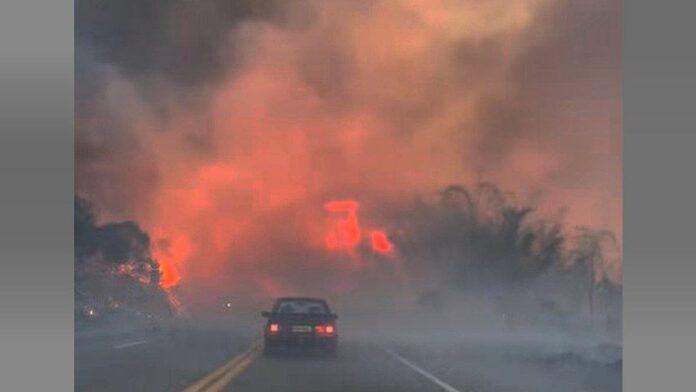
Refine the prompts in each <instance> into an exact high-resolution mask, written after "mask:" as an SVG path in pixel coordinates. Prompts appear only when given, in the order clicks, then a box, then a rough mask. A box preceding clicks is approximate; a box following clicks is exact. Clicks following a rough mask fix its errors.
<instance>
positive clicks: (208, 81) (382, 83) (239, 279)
mask: <svg viewBox="0 0 696 392" xmlns="http://www.w3.org/2000/svg"><path fill="white" fill-rule="evenodd" d="M76 17H77V18H78V19H79V20H80V23H79V24H78V28H77V32H76V39H77V43H76V48H77V50H76V63H77V72H78V75H77V76H78V77H77V86H76V100H77V101H76V108H77V110H76V178H77V185H76V191H77V193H78V194H80V195H82V196H84V197H86V198H88V199H89V200H92V201H94V202H95V203H97V205H99V206H100V210H101V215H100V219H103V220H104V221H112V220H119V221H121V220H133V221H135V222H137V224H138V225H139V226H140V227H142V228H143V229H144V230H145V231H146V232H147V233H148V235H149V238H150V244H149V247H150V251H151V256H152V258H153V259H154V260H156V263H157V265H158V267H159V269H160V271H161V286H162V287H164V288H166V289H168V290H170V291H172V292H174V291H176V292H177V295H179V296H180V297H181V298H182V299H183V300H184V302H186V301H187V300H192V298H194V297H197V296H199V295H202V293H206V294H207V295H213V294H212V293H215V294H222V293H253V292H256V293H264V294H267V295H275V294H281V293H288V292H296V291H303V290H304V291H315V292H337V293H338V292H345V291H349V290H352V289H353V288H354V287H356V286H357V285H359V284H361V283H360V282H365V281H366V280H368V279H370V277H372V276H375V275H379V273H380V272H379V271H381V269H384V270H385V271H391V272H389V273H393V275H395V276H401V278H399V279H402V278H403V279H406V280H408V278H405V277H404V276H406V277H408V276H419V275H417V274H415V273H414V272H413V270H412V269H416V270H418V269H423V268H425V267H423V266H421V265H420V264H422V263H430V262H432V263H439V264H447V265H446V266H445V265H443V266H442V267H440V266H436V267H432V268H425V269H427V271H429V272H428V274H440V275H443V276H449V279H453V280H456V282H453V283H452V284H455V285H464V286H467V287H470V286H471V285H474V284H484V283H483V282H488V281H490V282H495V284H496V285H498V284H500V286H504V285H506V284H512V283H511V282H528V281H531V280H534V279H533V278H536V277H538V276H539V275H543V272H545V271H549V269H550V268H551V266H553V265H556V264H558V262H559V260H561V261H563V262H568V263H571V264H572V261H573V260H576V261H577V260H589V259H592V257H594V256H591V255H590V254H591V252H590V253H587V252H584V253H583V252H582V251H580V249H584V248H583V247H582V246H581V245H577V246H579V248H578V247H577V246H576V242H577V244H580V243H582V241H581V236H579V235H577V233H576V230H575V227H594V228H596V230H598V231H606V232H609V233H612V234H611V235H612V236H613V238H616V239H619V240H617V249H620V238H621V30H622V26H621V2H620V1H619V0H611V1H603V0H591V1H582V2H577V1H572V0H522V1H516V2H509V1H504V0H496V1H487V2H478V1H467V0H461V1H452V0H443V1H423V0H404V1H362V0H358V1H330V2H326V1H312V0H302V1H235V2H228V1H217V0H209V1H195V2H192V1H183V0H182V1H167V2H164V1H144V2H143V1H120V2H101V1H99V2H95V1H86V0H85V1H78V2H77V3H76ZM482 181H483V182H490V183H494V184H498V185H499V186H500V187H501V188H502V189H506V190H508V191H509V192H510V193H512V194H514V195H515V198H516V200H515V201H514V202H513V203H512V204H510V201H509V200H507V199H506V200H505V201H504V202H501V203H502V204H501V205H499V206H497V207H491V208H490V209H489V208H487V207H486V208H478V207H477V209H476V210H467V208H470V207H467V203H468V201H467V197H473V196H471V192H474V193H476V192H483V193H486V192H490V193H491V196H486V197H485V198H484V199H486V200H487V202H488V203H496V202H497V201H496V200H498V196H495V195H497V194H499V193H501V192H500V191H498V190H497V188H495V187H492V186H490V187H484V188H480V189H478V188H477V189H478V190H476V191H469V190H467V189H465V188H464V187H460V188H447V187H449V186H451V185H452V184H465V185H466V184H469V185H470V184H477V183H479V182H482ZM442 189H448V190H446V191H444V193H443V199H442V201H441V202H438V203H440V204H438V205H437V206H434V204H432V203H433V202H431V201H425V202H424V203H425V204H423V205H422V206H421V207H422V209H416V210H413V208H412V207H413V200H414V198H416V197H418V196H419V195H420V196H421V197H423V198H425V199H427V198H429V197H432V195H433V194H436V193H437V192H438V191H440V190H442ZM467 195H468V196H467ZM501 197H502V196H501ZM346 200H352V201H355V202H357V203H358V204H359V208H358V209H357V210H355V211H354V213H355V214H356V215H355V217H356V220H357V222H358V224H359V226H358V227H359V228H360V233H361V234H360V236H359V238H357V239H358V240H357V241H356V242H355V244H354V245H351V246H348V247H340V246H339V247H331V246H327V245H330V244H327V240H328V239H330V238H331V237H330V235H331V233H336V230H337V227H338V226H337V224H340V223H341V222H344V223H345V219H348V217H347V216H345V215H341V214H345V213H346V212H339V213H336V212H332V211H328V210H327V209H326V207H325V206H326V205H327V203H330V202H332V201H346ZM448 203H450V204H451V203H454V204H452V205H450V204H448ZM462 203H463V204H462ZM455 206H456V207H455ZM513 206H514V207H513ZM482 212H486V213H491V214H493V216H488V217H486V216H478V214H479V213H482ZM350 213H351V214H352V212H350ZM350 219H352V218H350ZM344 227H345V225H344ZM586 234H587V233H586ZM589 237H592V236H585V237H584V238H585V239H587V238H589ZM600 237H602V238H606V236H600ZM571 239H572V240H571ZM576 240H577V241H576ZM336 241H337V242H336V244H338V243H339V242H338V238H336ZM601 242H602V243H603V244H605V245H602V246H603V247H604V248H606V247H607V246H608V245H606V244H608V242H607V240H606V239H603V240H602V241H601ZM609 242H611V241H609ZM351 244H352V242H351ZM375 244H377V245H375ZM389 245H392V246H393V248H390V247H389ZM440 245H442V246H440ZM375 246H376V247H377V248H381V249H383V250H384V252H383V253H380V252H378V251H375V249H377V248H375ZM600 248H601V246H600ZM570 249H576V250H577V252H575V254H576V257H575V258H572V257H570V256H568V254H569V253H568V252H571V251H570ZM612 249H613V248H612ZM603 251H604V252H606V250H603ZM431 252H435V254H437V255H436V256H435V257H434V258H433V257H431V256H433V254H432V253H431ZM571 253H572V252H571ZM425 255H428V258H427V260H426V257H425ZM419 258H420V259H419ZM417 259H419V260H420V261H416V260H417ZM597 259H599V256H597ZM602 260H603V261H602V262H597V263H596V269H595V270H593V271H594V272H593V274H594V275H596V279H597V281H598V282H599V281H605V280H606V278H608V279H609V280H611V281H613V282H618V281H620V270H621V257H620V252H619V254H618V255H616V256H615V257H607V258H603V259H602ZM419 263H420V264H419ZM450 264H451V265H450ZM451 271H455V272H456V274H450V272H451ZM385 273H386V272H385ZM426 275H427V274H426ZM593 279H594V278H593ZM472 280H476V282H473V281H472ZM491 284H493V283H491ZM515 284H517V283H515ZM520 284H521V283H520ZM525 284H526V283H525Z"/></svg>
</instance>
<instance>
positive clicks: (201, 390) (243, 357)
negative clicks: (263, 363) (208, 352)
mask: <svg viewBox="0 0 696 392" xmlns="http://www.w3.org/2000/svg"><path fill="white" fill-rule="evenodd" d="M260 347H261V346H260V344H259V342H258V341H255V342H254V343H253V344H252V346H251V347H250V348H249V349H248V350H246V351H244V352H243V353H241V354H239V355H237V356H236V357H234V358H232V359H231V360H230V361H229V362H227V363H226V364H224V365H222V366H220V367H219V368H217V369H216V370H214V371H212V372H211V373H209V374H208V375H206V376H205V377H203V378H201V379H200V380H198V381H196V382H194V383H193V384H191V385H190V386H189V387H188V388H186V389H184V391H183V392H219V391H221V390H222V389H223V388H224V387H226V386H227V385H229V384H230V383H231V382H232V381H234V379H235V377H237V376H239V375H240V374H241V373H242V372H243V371H244V369H246V368H247V366H249V365H251V363H252V362H254V360H255V359H256V358H257V357H258V354H259V352H260Z"/></svg>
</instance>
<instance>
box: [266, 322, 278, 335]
mask: <svg viewBox="0 0 696 392" xmlns="http://www.w3.org/2000/svg"><path fill="white" fill-rule="evenodd" d="M268 332H270V333H278V332H280V325H278V324H270V325H269V326H268Z"/></svg>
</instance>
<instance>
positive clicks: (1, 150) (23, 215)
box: [0, 0, 74, 392]
mask: <svg viewBox="0 0 696 392" xmlns="http://www.w3.org/2000/svg"><path fill="white" fill-rule="evenodd" d="M73 41H74V34H73V2H72V1H69V0H44V1H38V0H9V1H3V2H2V3H1V4H0V199H1V200H0V265H1V267H0V268H1V270H0V390H3V391H13V392H21V391H27V392H37V391H70V390H73V311H72V309H73V295H72V292H73V250H72V247H73V229H72V221H73V212H72V209H73V196H72V195H73V68H74V65H73V64H74V61H73Z"/></svg>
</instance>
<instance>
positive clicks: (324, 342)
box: [264, 335, 338, 349]
mask: <svg viewBox="0 0 696 392" xmlns="http://www.w3.org/2000/svg"><path fill="white" fill-rule="evenodd" d="M264 343H265V346H266V348H292V347H300V348H301V347H306V348H326V349H333V348H335V347H336V345H337V343H338V337H337V336H315V335H278V336H270V335H266V338H265V342H264Z"/></svg>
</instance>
